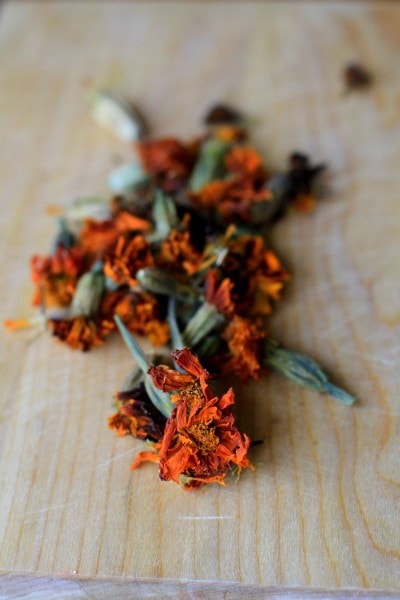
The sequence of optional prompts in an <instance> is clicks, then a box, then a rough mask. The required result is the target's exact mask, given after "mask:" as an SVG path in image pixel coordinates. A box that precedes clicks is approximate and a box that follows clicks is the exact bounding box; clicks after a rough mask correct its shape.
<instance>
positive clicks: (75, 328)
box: [49, 316, 114, 352]
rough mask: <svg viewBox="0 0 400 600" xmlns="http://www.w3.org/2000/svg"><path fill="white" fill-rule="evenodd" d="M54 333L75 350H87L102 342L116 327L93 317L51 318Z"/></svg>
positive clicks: (50, 323) (50, 322)
mask: <svg viewBox="0 0 400 600" xmlns="http://www.w3.org/2000/svg"><path fill="white" fill-rule="evenodd" d="M49 325H50V327H51V329H52V331H53V335H54V336H55V337H57V338H58V339H59V340H60V341H61V342H64V343H66V344H68V346H69V347H70V348H72V349H73V350H83V351H84V352H86V351H87V350H90V348H93V347H94V346H99V345H100V344H102V343H103V342H104V341H105V339H106V337H107V335H108V334H109V333H111V331H112V330H113V329H114V326H112V325H111V324H110V323H108V322H107V321H102V320H99V319H97V318H93V317H86V316H78V317H74V318H72V319H58V320H55V319H50V320H49Z"/></svg>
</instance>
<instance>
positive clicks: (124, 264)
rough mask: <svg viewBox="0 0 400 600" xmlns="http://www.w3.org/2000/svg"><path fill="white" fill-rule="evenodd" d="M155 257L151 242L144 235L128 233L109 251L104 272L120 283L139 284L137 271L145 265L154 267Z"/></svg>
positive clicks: (118, 239) (120, 237)
mask: <svg viewBox="0 0 400 600" xmlns="http://www.w3.org/2000/svg"><path fill="white" fill-rule="evenodd" d="M153 265H154V258H153V255H152V252H151V247H150V244H149V243H148V242H147V241H146V240H145V238H144V237H143V236H142V235H135V236H134V237H130V236H129V235H128V234H125V235H120V236H119V237H118V238H117V241H116V244H115V247H114V248H113V249H112V250H111V251H110V252H109V253H108V255H107V258H106V261H105V264H104V273H105V275H106V276H107V277H109V278H110V279H112V280H113V281H115V283H118V285H130V286H132V287H134V286H135V285H136V284H137V281H136V277H135V276H136V272H137V271H138V270H139V269H142V268H144V267H152V266H153Z"/></svg>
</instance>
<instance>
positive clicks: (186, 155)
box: [137, 138, 197, 192]
mask: <svg viewBox="0 0 400 600" xmlns="http://www.w3.org/2000/svg"><path fill="white" fill-rule="evenodd" d="M137 148H138V151H139V154H140V158H141V160H142V163H143V167H144V169H145V170H146V171H147V173H149V174H150V175H152V176H153V178H154V180H155V182H156V184H157V185H159V186H160V187H161V188H162V189H163V190H164V191H166V192H173V191H176V190H179V189H180V188H181V187H182V186H183V185H184V184H185V183H186V181H187V179H188V177H189V175H190V172H191V169H192V167H193V164H194V161H195V159H196V155H197V142H195V143H193V144H183V143H182V142H180V141H179V140H177V139H175V138H165V139H161V140H154V141H150V140H146V141H142V142H139V143H138V144H137Z"/></svg>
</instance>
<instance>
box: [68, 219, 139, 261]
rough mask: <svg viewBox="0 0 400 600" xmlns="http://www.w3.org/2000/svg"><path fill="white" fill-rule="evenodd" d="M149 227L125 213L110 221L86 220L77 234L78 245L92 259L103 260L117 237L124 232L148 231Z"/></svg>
mask: <svg viewBox="0 0 400 600" xmlns="http://www.w3.org/2000/svg"><path fill="white" fill-rule="evenodd" d="M150 227H151V225H150V223H149V222H148V221H147V220H146V219H142V218H140V217H137V216H135V215H132V214H130V213H129V212H127V211H120V212H118V213H117V214H116V215H115V216H114V217H113V218H112V219H107V220H105V221H95V220H93V219H86V221H85V223H84V225H83V228H82V230H81V232H80V234H79V245H80V247H81V248H82V249H83V251H84V252H86V253H87V254H89V255H92V256H93V257H94V258H97V259H99V258H103V257H104V256H105V255H106V254H107V252H109V251H110V250H111V249H112V247H113V246H114V244H115V242H116V241H117V239H118V237H119V235H120V234H121V233H124V232H126V231H131V232H132V231H136V232H139V231H142V232H145V231H148V230H149V229H150Z"/></svg>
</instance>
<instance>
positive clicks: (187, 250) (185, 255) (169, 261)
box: [157, 229, 201, 275]
mask: <svg viewBox="0 0 400 600" xmlns="http://www.w3.org/2000/svg"><path fill="white" fill-rule="evenodd" d="M200 261H201V253H200V252H199V251H198V250H197V249H196V248H195V247H194V246H193V244H192V243H191V241H190V232H189V231H177V230H176V229H173V230H172V231H171V233H170V234H169V236H168V238H167V239H166V240H164V242H163V243H162V244H161V248H160V252H159V254H158V256H157V264H158V265H159V266H164V267H166V268H168V270H170V271H172V272H174V273H176V272H178V273H182V272H183V273H186V274H187V275H193V274H194V273H195V272H196V271H197V269H198V268H199V264H200Z"/></svg>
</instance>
